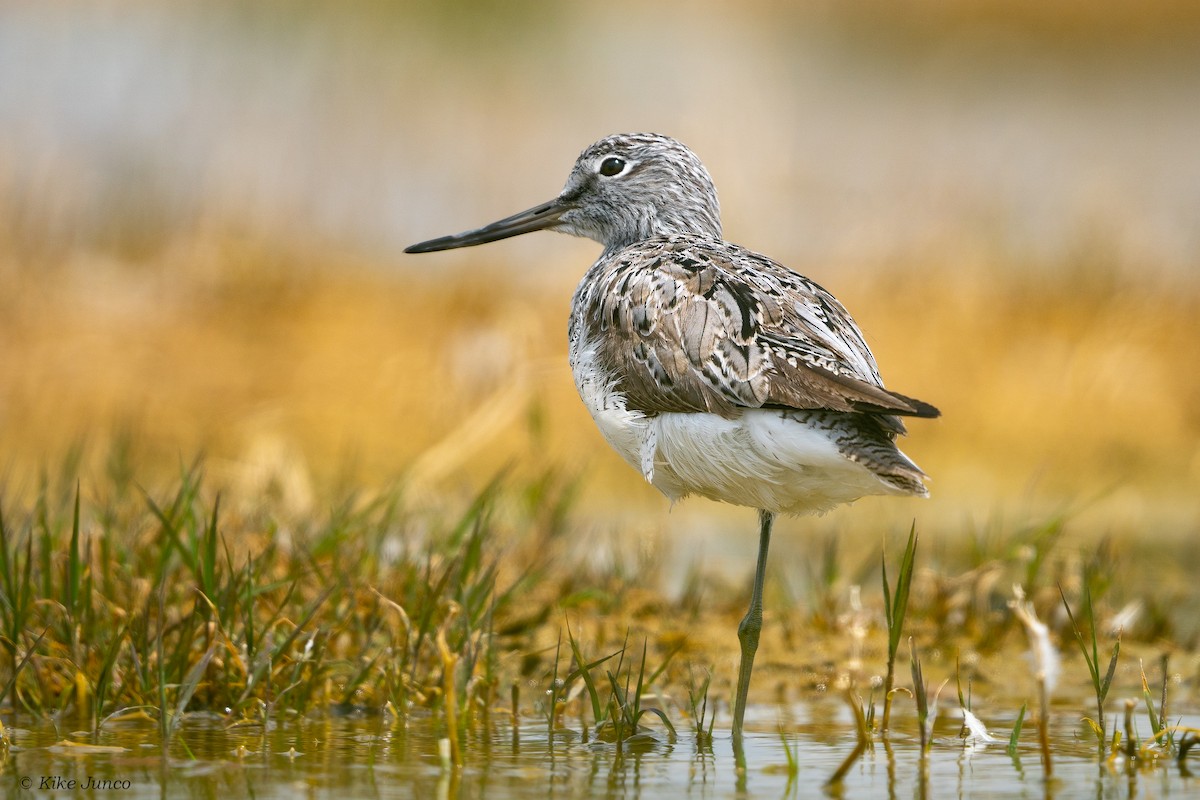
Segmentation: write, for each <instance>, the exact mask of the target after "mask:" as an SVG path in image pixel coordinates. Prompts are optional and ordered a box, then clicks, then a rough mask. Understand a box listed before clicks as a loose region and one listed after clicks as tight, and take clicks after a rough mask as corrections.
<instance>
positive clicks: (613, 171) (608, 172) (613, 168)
mask: <svg viewBox="0 0 1200 800" xmlns="http://www.w3.org/2000/svg"><path fill="white" fill-rule="evenodd" d="M623 169H625V159H623V158H617V157H616V156H609V157H608V158H606V159H604V161H602V162H601V163H600V174H601V175H603V176H604V177H606V178H611V177H612V176H613V175H618V174H620V172H621V170H623Z"/></svg>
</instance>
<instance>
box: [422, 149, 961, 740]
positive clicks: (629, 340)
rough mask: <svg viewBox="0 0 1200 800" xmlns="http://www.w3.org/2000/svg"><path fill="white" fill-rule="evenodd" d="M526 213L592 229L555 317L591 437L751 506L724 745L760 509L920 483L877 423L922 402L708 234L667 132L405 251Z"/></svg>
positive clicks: (838, 320)
mask: <svg viewBox="0 0 1200 800" xmlns="http://www.w3.org/2000/svg"><path fill="white" fill-rule="evenodd" d="M538 230H553V231H559V232H561V233H570V234H573V235H575V236H585V237H587V238H589V239H594V240H596V241H597V242H599V243H600V244H602V245H604V252H603V253H601V254H600V258H599V259H598V260H597V261H596V263H595V264H593V265H592V267H591V268H590V269H589V270H588V271H587V272H586V273H585V274H584V276H583V280H582V281H580V283H579V288H578V289H576V290H575V296H574V298H573V299H572V301H571V317H570V325H569V330H568V335H569V341H570V361H571V370H572V372H573V373H574V376H575V386H576V388H577V389H578V390H579V396H580V397H581V398H582V399H583V402H584V405H586V406H587V409H588V411H589V412H590V413H591V415H592V418H593V419H594V420H595V421H596V424H597V425H598V426H599V428H600V432H601V433H602V434H603V435H604V438H605V439H607V440H608V443H609V444H611V445H612V446H613V448H614V449H616V451H617V452H618V453H620V454H621V457H622V458H624V459H625V460H626V461H627V462H629V464H630V465H631V466H633V468H634V469H636V470H638V471H639V472H641V473H642V475H643V476H644V477H645V479H646V480H647V481H649V482H650V483H651V484H653V485H654V486H655V487H656V488H658V490H659V491H661V492H662V493H663V494H664V495H666V496H667V497H668V498H670V499H671V500H672V501H674V500H677V499H679V498H682V497H686V496H688V495H691V494H698V495H703V496H704V497H708V498H711V499H713V500H721V501H724V502H726V503H734V504H736V505H741V506H750V507H752V508H757V509H758V514H759V545H758V562H757V566H756V568H755V573H754V586H753V589H752V592H751V599H750V608H749V610H748V611H747V613H746V616H745V618H743V619H742V622H741V624H740V625H739V626H738V640H739V642H740V644H741V661H740V663H739V667H738V681H737V694H736V697H735V702H734V712H733V740H734V748H735V751H736V752H737V754H738V755H739V759H740V757H741V754H742V721H743V718H744V716H745V712H746V696H747V694H748V692H749V687H750V672H751V669H752V668H753V664H754V654H755V652H756V650H757V649H758V639H759V632H760V631H761V629H762V592H763V578H764V573H765V571H766V563H767V549H768V546H769V544H770V540H771V526H772V523H773V522H774V519H775V515H777V514H781V513H782V514H804V513H810V512H822V511H826V510H828V509H830V508H832V507H834V506H836V505H838V504H840V503H848V502H850V501H852V500H856V499H858V498H860V497H863V496H864V495H873V494H893V495H917V496H920V497H925V496H928V491H927V490H926V488H925V484H924V483H923V482H922V478H924V477H925V475H924V473H922V472H921V470H920V469H919V468H918V467H917V465H916V464H914V463H913V462H912V461H910V460H909V459H908V458H907V457H906V456H905V455H904V454H903V453H901V452H900V450H898V449H897V448H896V445H895V441H894V440H895V438H896V436H897V435H898V434H902V433H904V432H905V431H904V424H903V423H902V422H901V420H900V417H902V416H912V417H936V416H938V410H937V409H936V408H934V407H933V406H931V405H929V404H928V403H923V402H921V401H920V400H914V399H912V398H911V397H905V396H904V395H902V394H898V393H896V392H893V391H890V390H888V389H885V388H884V386H883V381H882V380H881V379H880V377H879V369H878V367H877V366H876V364H875V359H874V357H873V356H872V355H871V351H870V349H868V347H867V345H866V342H864V341H863V336H862V333H861V332H860V331H859V329H858V327H857V326H856V325H855V324H854V321H853V320H852V319H851V318H850V315H849V314H848V313H847V311H846V309H845V308H844V307H843V306H842V304H841V303H839V302H838V301H837V300H836V299H835V298H834V297H833V295H831V294H830V293H829V292H827V291H825V290H824V289H822V288H821V287H820V286H818V285H817V284H815V283H813V282H812V281H810V280H808V279H807V278H805V277H802V276H801V275H798V274H796V273H795V272H792V271H791V270H789V269H787V268H786V267H784V266H782V265H781V264H778V263H776V262H775V261H772V260H771V259H769V258H767V257H766V256H763V255H760V254H758V253H755V252H753V251H751V250H747V249H745V248H743V247H739V246H738V245H735V244H730V243H729V242H726V241H724V240H723V239H722V238H721V217H720V208H719V205H718V203H717V192H716V188H715V187H714V186H713V182H712V179H711V178H710V177H709V174H708V170H706V169H705V168H704V165H703V164H701V163H700V159H699V158H697V157H696V155H695V154H694V153H693V152H692V151H691V150H689V149H688V148H687V147H685V146H684V145H683V144H681V143H680V142H678V141H676V140H674V139H671V138H669V137H667V136H660V135H657V134H648V133H631V134H621V135H616V136H609V137H607V138H605V139H601V140H600V141H598V142H596V143H595V144H593V145H592V146H590V147H588V148H587V149H586V150H584V151H583V153H581V154H580V156H579V158H578V159H577V160H576V162H575V166H574V168H572V170H571V174H570V176H569V177H568V178H567V183H566V186H565V187H564V188H563V190H562V192H560V193H559V195H558V196H557V197H555V198H554V199H553V200H550V201H549V202H547V203H543V204H541V205H538V206H534V207H533V208H531V209H529V210H527V211H522V212H521V213H519V214H514V215H513V216H511V217H506V218H505V219H502V220H500V221H498V222H493V223H492V224H490V225H485V226H484V227H482V228H478V229H476V230H472V231H467V232H465V233H459V234H455V235H453V236H443V237H441V238H439V239H432V240H430V241H427V242H422V243H420V244H415V245H413V246H412V247H409V248H408V249H407V250H405V252H407V253H427V252H431V251H436V250H448V249H451V248H455V247H470V246H472V245H477V244H483V243H485V242H494V241H496V240H498V239H505V238H507V237H510V236H517V235H519V234H522V233H529V232H530V231H538Z"/></svg>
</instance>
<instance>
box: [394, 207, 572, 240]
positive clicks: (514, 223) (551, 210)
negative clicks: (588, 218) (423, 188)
mask: <svg viewBox="0 0 1200 800" xmlns="http://www.w3.org/2000/svg"><path fill="white" fill-rule="evenodd" d="M570 208H571V204H570V203H569V202H568V201H566V200H564V199H563V198H561V197H556V198H554V199H553V200H551V201H550V202H548V203H542V204H541V205H540V206H534V207H533V208H530V209H527V210H525V211H522V212H521V213H519V214H513V215H512V216H511V217H505V218H504V219H502V220H499V221H497V222H493V223H492V224H491V225H484V226H483V227H482V228H477V229H475V230H473V231H464V232H463V233H456V234H454V235H453V236H442V237H439V238H437V239H430V240H429V241H427V242H421V243H420V244H414V245H412V246H411V247H406V248H404V252H406V253H432V252H434V251H435V250H452V249H454V248H455V247H471V246H473V245H477V244H486V243H487V242H495V241H498V240H500V239H507V238H509V237H510V236H520V235H521V234H522V233H529V232H530V231H540V230H544V229H546V228H549V227H552V226H553V225H554V224H555V223H556V222H558V220H559V218H560V217H562V215H563V214H564V213H565V212H567V211H568V210H569V209H570Z"/></svg>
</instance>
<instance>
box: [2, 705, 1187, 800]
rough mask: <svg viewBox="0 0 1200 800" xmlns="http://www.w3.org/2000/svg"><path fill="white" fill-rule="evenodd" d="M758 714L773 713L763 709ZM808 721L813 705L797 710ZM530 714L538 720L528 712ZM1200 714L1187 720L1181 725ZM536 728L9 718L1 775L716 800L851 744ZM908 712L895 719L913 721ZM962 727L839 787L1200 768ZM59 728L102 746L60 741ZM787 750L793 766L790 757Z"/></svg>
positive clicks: (236, 788)
mask: <svg viewBox="0 0 1200 800" xmlns="http://www.w3.org/2000/svg"><path fill="white" fill-rule="evenodd" d="M758 711H759V714H760V716H761V715H762V714H763V712H764V711H765V709H761V708H760V709H758ZM800 716H803V712H802V713H801V714H800ZM530 722H532V721H530ZM1196 722H1197V717H1196V716H1195V715H1192V716H1190V717H1187V716H1185V717H1184V718H1183V720H1182V724H1184V725H1189V724H1190V725H1195V724H1196ZM540 723H541V721H540V720H539V721H538V722H537V723H533V724H527V725H525V726H524V729H522V728H520V727H519V726H516V725H512V724H510V723H509V722H508V721H504V722H498V723H494V724H493V725H492V726H491V729H490V730H489V731H487V732H486V733H483V732H480V733H476V734H472V735H469V736H468V737H466V739H465V745H464V746H465V765H464V766H463V767H462V768H461V769H458V770H455V769H447V768H444V767H443V766H442V761H441V757H440V756H439V747H438V738H439V735H440V732H439V724H440V723H439V721H437V720H433V719H431V718H428V717H414V718H411V719H409V720H407V721H396V720H395V719H393V718H391V717H385V716H383V715H378V714H375V715H370V716H367V715H362V716H348V717H325V718H311V719H310V718H293V719H289V720H285V721H281V722H278V723H272V724H271V725H270V726H269V727H268V728H266V729H264V728H263V727H262V726H234V727H226V725H225V724H224V722H223V720H221V719H220V718H218V717H216V716H214V715H193V716H192V717H189V718H188V719H187V721H186V722H185V724H184V725H183V728H182V732H181V734H180V735H179V736H178V737H177V738H176V739H175V740H174V741H173V742H172V744H171V747H170V748H169V753H168V755H167V758H166V760H165V761H164V760H163V758H162V757H161V755H160V752H161V748H160V742H159V740H158V739H157V730H158V728H157V725H156V724H155V723H154V722H153V721H145V722H141V723H114V724H110V725H108V726H106V727H105V729H104V730H102V731H101V733H100V735H99V736H97V737H96V738H95V739H94V740H89V737H88V735H87V734H86V733H76V734H70V735H69V736H66V737H64V735H63V734H62V733H61V732H59V731H57V730H56V729H55V728H54V726H53V725H51V724H49V723H36V724H33V723H30V722H29V721H28V720H6V724H7V725H8V731H9V734H10V735H11V737H12V747H11V748H10V750H9V752H8V755H7V760H6V762H5V764H4V776H3V777H2V778H0V784H2V785H3V788H4V791H6V792H7V793H8V794H9V796H19V793H18V792H17V789H18V788H24V787H25V784H24V783H22V781H24V780H28V781H30V786H31V788H30V789H29V791H27V792H26V794H25V796H38V795H39V794H44V791H45V790H44V789H43V790H41V792H39V791H38V787H39V786H45V785H47V784H44V783H43V781H44V780H47V781H51V782H55V781H57V782H58V783H57V785H58V786H60V787H62V786H65V785H67V784H66V782H68V781H71V780H74V781H76V782H77V784H76V785H77V786H83V785H84V782H85V781H88V780H89V779H90V780H92V781H94V782H95V781H105V780H108V781H129V783H130V788H129V789H128V790H126V791H122V792H121V796H122V797H151V796H159V795H160V794H161V793H163V792H164V791H166V792H168V793H170V794H181V795H189V796H190V795H196V796H210V797H211V796H222V795H225V796H230V797H240V796H254V797H258V798H273V797H292V796H295V794H297V793H304V792H312V793H317V794H330V793H337V794H340V795H343V796H345V797H392V796H401V797H488V798H505V797H527V796H529V793H530V792H531V791H538V792H539V794H540V793H546V794H547V795H548V796H550V797H585V796H586V797H609V798H618V797H619V798H628V797H646V798H657V797H666V796H675V797H689V798H708V797H732V796H743V795H744V796H765V797H808V796H814V795H817V794H818V792H819V790H820V789H821V787H823V785H824V784H825V781H826V780H827V778H828V777H829V776H830V775H831V774H832V773H833V771H834V770H835V769H836V768H837V766H838V764H839V763H840V762H841V761H842V760H843V759H844V758H845V756H846V754H847V753H849V752H850V751H851V750H852V749H853V747H854V734H853V731H852V730H851V729H850V727H849V726H846V725H844V724H839V723H837V722H833V723H831V724H826V723H819V724H817V723H808V724H805V725H798V726H794V727H791V728H789V729H788V730H787V731H786V732H785V733H784V734H782V735H781V734H780V733H778V732H769V731H768V732H764V731H763V730H762V729H761V728H760V729H759V730H758V731H751V732H748V733H747V735H746V740H745V747H746V759H747V763H748V767H747V769H746V770H745V771H744V772H743V773H740V774H739V773H738V771H737V770H736V769H735V765H734V759H733V754H732V745H731V742H730V738H729V732H728V731H718V732H717V736H716V742H715V744H714V745H711V746H708V745H703V744H698V743H697V742H696V741H695V739H694V738H693V737H692V736H691V735H688V734H684V735H681V736H680V737H679V738H677V739H676V740H675V741H669V740H668V737H667V735H666V733H665V732H659V731H656V732H655V733H654V735H653V736H650V737H645V738H644V739H643V740H642V741H641V742H640V743H639V744H638V745H636V746H633V747H630V746H628V745H627V746H626V747H624V748H620V749H618V748H617V747H616V746H614V745H610V744H606V743H603V742H597V741H595V740H591V741H587V742H585V741H584V740H583V737H581V736H580V735H579V734H578V732H576V731H559V732H556V733H555V735H554V736H553V737H550V736H548V735H547V733H546V729H545V726H544V724H540ZM911 723H912V720H902V721H901V723H900V724H899V725H897V726H896V727H897V728H899V729H901V730H908V729H909V728H910V727H911ZM958 728H959V725H958V722H957V721H955V720H947V721H945V722H944V723H943V724H942V725H939V726H938V729H937V730H936V731H935V738H934V745H933V749H932V751H931V752H930V755H929V757H928V759H927V763H926V765H925V766H924V767H923V766H922V759H921V758H920V744H919V740H918V739H917V737H916V736H915V735H914V736H909V735H905V734H903V733H900V732H893V733H892V734H891V735H890V736H889V737H888V738H886V739H880V738H878V737H877V738H876V739H875V740H874V742H873V744H872V746H871V747H869V748H868V749H867V751H866V752H865V753H864V754H863V755H862V757H861V758H860V759H859V760H858V762H857V763H856V764H855V765H854V767H853V768H851V769H850V771H849V772H848V773H847V775H846V777H845V782H844V784H843V786H842V787H840V789H837V790H835V789H833V788H830V787H825V788H824V791H825V793H827V794H829V795H830V796H844V797H865V796H870V797H884V796H886V797H888V798H897V797H917V798H924V797H943V796H946V795H947V794H948V793H949V792H950V790H951V789H952V791H953V794H954V795H955V796H956V797H1038V796H1043V797H1047V798H1051V797H1065V796H1077V795H1078V794H1079V792H1080V790H1081V789H1083V788H1084V787H1089V789H1091V790H1094V791H1090V790H1089V791H1088V792H1087V793H1088V794H1089V795H1094V796H1095V797H1097V798H1100V797H1127V798H1139V797H1147V796H1150V795H1151V794H1154V795H1155V796H1157V795H1162V796H1170V795H1175V796H1184V795H1186V793H1187V792H1188V791H1189V790H1190V789H1192V788H1194V787H1193V785H1192V780H1191V777H1190V773H1189V772H1188V771H1187V770H1186V769H1185V768H1184V767H1182V766H1180V765H1176V764H1175V763H1174V762H1170V761H1169V760H1168V763H1164V764H1158V765H1149V766H1147V765H1141V766H1138V765H1133V766H1131V765H1130V762H1128V761H1127V760H1125V759H1120V760H1117V761H1114V762H1112V763H1109V764H1106V765H1103V766H1101V768H1100V770H1099V773H1097V768H1096V761H1095V757H1094V753H1093V752H1092V751H1091V748H1090V747H1081V746H1080V741H1079V738H1078V733H1079V732H1078V731H1077V730H1075V729H1074V728H1072V727H1069V726H1067V727H1063V726H1057V727H1056V728H1055V729H1054V730H1053V731H1052V742H1053V747H1054V749H1055V753H1056V761H1055V777H1054V779H1053V780H1052V781H1050V782H1046V781H1043V779H1042V775H1043V773H1042V771H1041V770H1040V769H1035V770H1026V769H1025V767H1024V766H1023V760H1022V759H1023V757H1024V758H1028V759H1030V761H1031V763H1037V761H1036V759H1037V746H1036V744H1035V743H1034V741H1033V738H1032V737H1031V738H1030V739H1029V744H1028V745H1026V746H1023V747H1021V748H1020V749H1019V750H1018V752H1017V753H1016V754H1015V755H1014V756H1012V757H1010V756H1009V755H1008V754H1007V752H1006V751H1005V746H1004V744H991V745H971V746H967V747H964V746H963V744H962V742H961V740H960V739H959V738H958ZM62 738H69V739H71V740H73V741H77V742H86V743H87V744H89V745H91V746H92V748H93V749H89V748H72V747H64V746H61V745H59V746H56V743H59V742H60V740H61V739H62ZM785 748H787V749H788V750H790V751H791V754H792V756H793V757H794V758H795V760H796V768H795V771H794V772H792V771H791V770H789V768H788V766H787V765H788V755H787V753H786V752H785Z"/></svg>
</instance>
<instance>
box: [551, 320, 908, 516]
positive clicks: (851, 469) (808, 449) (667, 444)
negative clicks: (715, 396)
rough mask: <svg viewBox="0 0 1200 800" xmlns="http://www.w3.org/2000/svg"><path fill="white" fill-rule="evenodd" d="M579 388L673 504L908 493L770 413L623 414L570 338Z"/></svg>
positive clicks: (584, 348)
mask: <svg viewBox="0 0 1200 800" xmlns="http://www.w3.org/2000/svg"><path fill="white" fill-rule="evenodd" d="M571 369H572V372H573V373H574V376H575V387H576V388H577V389H578V390H579V396H580V398H581V399H582V400H583V403H584V405H585V406H587V409H588V412H589V413H590V414H591V415H592V419H594V420H595V421H596V425H597V426H598V427H599V428H600V433H601V434H603V436H604V438H605V439H606V440H607V441H608V443H609V444H610V445H612V447H613V449H614V450H616V451H617V453H619V454H620V455H621V457H622V458H623V459H625V461H626V462H628V463H629V465H630V466H632V467H633V468H634V469H636V470H638V471H639V472H641V473H642V475H643V476H644V477H645V478H646V480H647V481H649V482H650V483H652V484H653V485H654V486H655V488H657V489H658V490H659V491H661V492H662V493H663V494H664V495H666V496H667V497H668V498H670V499H671V500H672V501H674V500H678V499H680V498H683V497H686V496H687V495H689V494H699V495H702V496H704V497H708V498H710V499H713V500H720V501H722V502H726V503H733V504H735V505H741V506H750V507H752V508H761V509H765V510H767V511H773V512H776V513H788V514H804V513H811V512H822V511H827V510H829V509H830V508H833V507H834V506H836V505H839V504H841V503H848V502H851V501H853V500H857V499H858V498H860V497H863V496H864V495H871V494H903V492H901V491H899V490H897V489H896V488H894V487H892V486H889V485H888V484H886V483H884V482H883V481H881V480H880V479H879V478H878V477H876V475H875V474H874V473H872V472H871V471H870V470H868V469H867V468H865V467H863V466H861V465H860V464H857V463H855V462H854V461H851V460H850V459H848V458H846V457H845V456H843V455H842V454H841V453H840V452H839V451H838V448H837V446H836V445H835V444H834V442H833V441H832V439H831V438H830V437H829V435H828V433H827V432H826V431H823V430H820V429H817V428H812V427H809V426H808V425H805V424H803V423H800V422H797V421H795V420H792V419H787V418H785V417H784V416H783V415H782V414H781V413H780V412H779V411H775V410H771V409H746V410H744V411H742V412H741V414H739V415H738V416H736V417H734V418H731V419H727V418H725V417H722V416H720V415H718V414H706V413H668V414H658V415H655V416H653V417H648V416H646V415H645V414H642V413H640V412H638V411H633V410H629V409H628V408H627V407H626V403H625V398H624V396H623V395H621V394H620V393H619V392H617V391H615V390H614V388H613V383H614V382H613V379H612V376H609V375H606V374H604V373H603V371H602V370H601V369H600V365H599V363H598V360H597V357H596V351H595V348H594V347H593V346H591V344H590V343H588V342H586V341H581V340H578V339H573V340H572V342H571Z"/></svg>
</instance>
